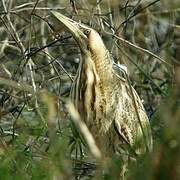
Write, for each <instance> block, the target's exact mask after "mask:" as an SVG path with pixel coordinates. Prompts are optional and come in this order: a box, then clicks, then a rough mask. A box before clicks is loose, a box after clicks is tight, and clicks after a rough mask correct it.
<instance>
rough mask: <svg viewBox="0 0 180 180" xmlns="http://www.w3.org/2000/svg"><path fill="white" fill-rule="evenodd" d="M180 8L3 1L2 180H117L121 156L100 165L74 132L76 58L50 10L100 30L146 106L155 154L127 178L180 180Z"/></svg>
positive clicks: (152, 3)
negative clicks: (70, 103) (72, 92)
mask: <svg viewBox="0 0 180 180" xmlns="http://www.w3.org/2000/svg"><path fill="white" fill-rule="evenodd" d="M179 7H180V3H179V2H178V0H172V1H168V0H162V1H160V0H147V1H141V0H134V1H129V0H126V1H122V0H119V1H118V0H97V1H95V0H92V1H88V0H79V1H75V0H70V1H65V0H61V1H57V0H54V1H52V0H51V1H50V0H49V1H45V0H34V1H25V0H19V1H10V0H7V1H5V0H1V2H0V179H8V180H9V179H91V178H94V179H119V175H120V168H119V167H120V164H121V159H120V157H117V156H114V157H112V158H111V159H106V160H104V162H103V163H102V162H101V163H100V162H99V163H98V162H96V160H95V158H94V157H93V156H92V155H91V153H90V151H89V149H88V148H87V147H86V142H82V141H78V139H77V136H78V133H79V132H78V131H77V130H75V132H73V133H72V128H71V126H73V125H72V123H70V122H71V121H70V119H71V117H70V114H71V115H72V112H71V109H69V108H67V102H68V97H69V93H70V88H71V85H72V81H73V79H74V77H75V74H76V71H77V67H78V63H79V60H80V52H79V49H78V46H77V44H76V43H75V41H74V39H73V38H72V37H71V35H70V34H68V33H67V31H66V30H65V29H64V28H63V27H62V26H61V25H58V27H57V24H56V22H55V21H54V19H52V15H51V10H56V11H58V12H61V13H62V14H64V15H66V16H68V17H71V18H72V19H74V20H76V21H78V22H83V23H84V24H87V25H89V26H91V27H93V28H94V29H96V30H97V31H98V32H99V33H100V34H101V35H102V37H103V40H104V42H105V44H106V46H107V48H108V49H109V50H110V52H111V54H112V56H113V58H114V61H115V62H119V63H121V64H125V65H126V66H127V67H128V74H129V78H130V81H131V84H132V85H133V87H134V88H135V89H136V90H137V92H138V94H139V95H140V97H141V98H142V100H143V101H144V106H145V108H146V110H147V113H148V116H149V118H150V122H151V125H152V132H153V138H154V150H153V152H152V153H151V154H148V155H146V156H144V157H140V158H139V159H138V160H137V162H136V163H132V164H130V167H129V170H128V172H127V179H138V180H139V179H163V180H164V179H174V180H177V179H180V136H179V129H180V91H179V89H180V61H179V58H178V57H179V56H180V53H179V52H180V21H179V20H180V9H179ZM68 107H69V106H68ZM73 129H74V128H73ZM76 135H77V136H76ZM102 169H103V170H102Z"/></svg>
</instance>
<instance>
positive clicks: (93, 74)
mask: <svg viewBox="0 0 180 180" xmlns="http://www.w3.org/2000/svg"><path fill="white" fill-rule="evenodd" d="M54 15H55V16H56V17H57V18H58V19H59V20H60V21H61V22H62V23H63V24H64V25H65V26H66V28H68V30H69V31H70V32H71V33H72V35H73V37H74V38H75V40H76V41H77V43H78V45H79V47H80V50H81V56H82V60H81V62H80V65H79V69H78V72H77V76H76V79H75V81H74V83H73V86H72V91H71V98H72V101H73V103H74V105H75V107H76V108H77V110H78V112H79V113H80V115H81V119H82V120H83V121H84V122H85V123H86V125H87V127H88V128H89V130H90V131H91V133H92V135H93V137H94V139H95V141H96V143H97V146H98V147H99V149H100V150H101V151H102V152H103V154H104V155H105V156H110V155H112V154H114V153H116V152H118V153H124V152H129V153H130V152H132V153H133V154H141V153H144V152H146V151H150V150H151V149H152V137H151V129H150V124H149V120H148V117H147V115H146V112H145V110H144V107H143V105H142V102H141V100H140V98H139V96H138V95H137V93H136V91H135V90H134V88H133V87H132V86H131V85H129V83H128V80H127V78H123V77H120V76H119V74H118V72H117V70H116V69H117V66H116V68H115V67H114V66H113V61H112V58H111V56H110V53H109V51H108V50H107V49H106V47H105V45H104V43H103V41H102V39H101V37H100V35H99V34H98V33H97V32H96V31H95V30H93V29H91V28H89V27H87V26H84V25H80V24H79V23H76V22H74V21H72V20H70V19H69V18H66V17H65V16H63V15H61V14H59V13H55V14H54ZM72 28H74V29H72ZM121 71H122V70H121ZM122 72H123V71H122ZM124 74H126V73H125V72H124ZM125 77H126V75H125Z"/></svg>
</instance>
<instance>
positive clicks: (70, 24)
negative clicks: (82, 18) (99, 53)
mask: <svg viewBox="0 0 180 180" xmlns="http://www.w3.org/2000/svg"><path fill="white" fill-rule="evenodd" d="M52 14H53V15H54V16H55V17H56V18H57V20H58V21H59V22H60V23H62V24H63V25H64V26H65V28H66V29H67V30H68V31H69V32H70V33H71V34H72V36H73V38H74V39H75V40H76V42H77V43H78V45H79V47H80V49H81V51H84V50H85V49H86V48H87V41H88V39H87V36H86V35H85V34H84V33H83V29H84V28H85V26H83V25H81V24H80V23H77V22H76V21H73V20H72V19H70V18H68V17H66V16H64V15H62V14H60V13H58V12H56V11H52Z"/></svg>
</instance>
